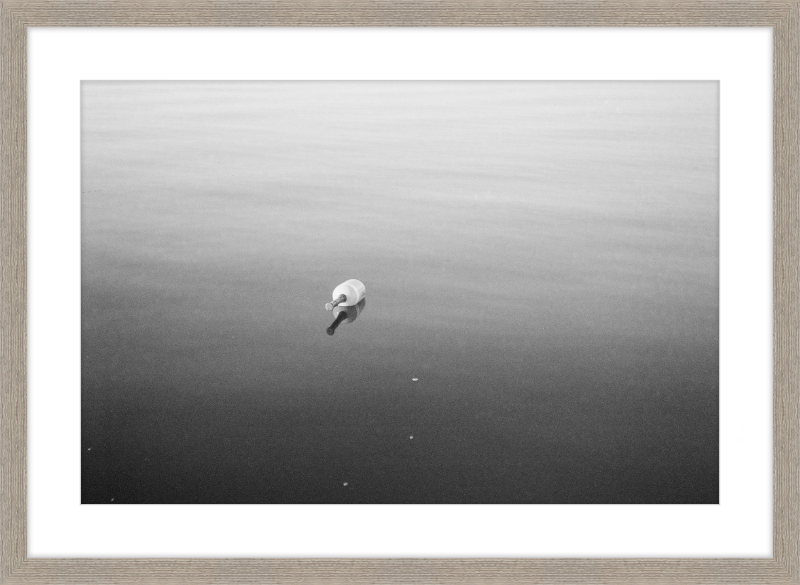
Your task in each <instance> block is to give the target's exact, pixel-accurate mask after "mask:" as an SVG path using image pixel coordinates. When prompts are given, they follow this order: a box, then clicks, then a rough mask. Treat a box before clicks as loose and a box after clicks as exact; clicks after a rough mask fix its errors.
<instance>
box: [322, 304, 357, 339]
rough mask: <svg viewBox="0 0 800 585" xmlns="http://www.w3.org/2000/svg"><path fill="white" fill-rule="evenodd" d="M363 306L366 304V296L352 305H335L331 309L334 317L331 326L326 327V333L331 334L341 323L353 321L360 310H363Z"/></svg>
mask: <svg viewBox="0 0 800 585" xmlns="http://www.w3.org/2000/svg"><path fill="white" fill-rule="evenodd" d="M365 306H367V299H366V298H363V299H361V300H360V301H359V302H358V304H357V305H353V306H352V307H342V306H341V305H340V306H338V307H335V308H334V309H333V314H334V316H335V317H336V319H334V320H333V323H331V326H330V327H328V328H327V329H326V331H327V332H328V335H333V334H334V333H335V332H336V328H337V327H338V326H339V325H341V324H342V323H352V322H353V321H355V320H356V319H357V318H358V316H359V315H360V314H361V311H363V310H364V307H365Z"/></svg>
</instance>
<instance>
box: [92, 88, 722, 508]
mask: <svg viewBox="0 0 800 585" xmlns="http://www.w3.org/2000/svg"><path fill="white" fill-rule="evenodd" d="M718 98H719V94H718V85H717V84H716V83H712V82H708V83H706V82H548V83H544V82H513V83H512V82H458V83H454V82H442V83H439V82H436V83H433V82H425V83H421V82H391V83H389V82H326V83H317V82H313V83H312V82H263V83H260V82H259V83H256V82H241V83H239V82H236V83H233V82H219V83H206V82H203V83H194V82H180V83H172V82H169V83H166V82H152V83H151V82H84V83H83V85H82V190H83V195H82V421H81V424H82V502H83V503H111V502H112V499H113V503H115V504H120V503H123V504H125V503H251V504H259V503H260V504H268V503H532V504H546V503H717V502H718V487H719V462H718V457H719V443H718V433H719V414H718V407H719V393H718V390H719V388H718V384H719V375H718V368H719V359H718V350H719V319H718V296H719V294H718V293H719V279H718V267H719V263H718V260H719V249H718V243H719V227H718V216H719V195H718V191H719V183H718V166H719V126H718V114H719V109H718ZM349 278H357V279H360V280H362V281H363V282H364V283H365V284H366V289H367V298H366V305H365V307H364V309H363V311H362V312H361V313H360V314H359V315H358V317H357V319H355V320H354V321H353V322H352V323H343V324H341V325H340V326H339V327H338V328H337V329H336V331H335V334H334V335H329V334H328V333H327V332H326V329H327V328H328V327H329V326H330V325H331V322H332V321H333V315H332V314H331V313H330V312H327V311H325V309H324V308H323V305H324V304H325V303H326V302H327V301H329V300H330V299H331V291H332V290H333V288H334V287H335V286H336V285H337V284H339V283H340V282H342V281H344V280H346V279H349ZM411 437H413V438H411Z"/></svg>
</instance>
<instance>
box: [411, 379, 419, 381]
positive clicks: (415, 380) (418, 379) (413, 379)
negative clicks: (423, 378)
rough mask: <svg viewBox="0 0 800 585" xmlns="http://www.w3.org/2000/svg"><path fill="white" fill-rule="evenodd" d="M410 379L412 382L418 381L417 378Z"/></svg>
mask: <svg viewBox="0 0 800 585" xmlns="http://www.w3.org/2000/svg"><path fill="white" fill-rule="evenodd" d="M411 381H412V382H417V381H419V378H411Z"/></svg>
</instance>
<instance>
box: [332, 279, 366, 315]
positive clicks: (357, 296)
mask: <svg viewBox="0 0 800 585" xmlns="http://www.w3.org/2000/svg"><path fill="white" fill-rule="evenodd" d="M366 294H367V289H366V287H365V286H364V283H363V282H361V281H360V280H356V279H355V278H351V279H350V280H345V281H344V282H343V283H342V284H340V285H339V286H337V287H336V288H335V289H333V294H332V295H331V297H332V299H333V300H332V301H331V302H330V303H325V310H326V311H332V310H333V308H334V307H336V306H338V305H342V306H343V307H352V306H354V305H357V304H358V302H359V301H360V300H361V299H363V298H364V296H365V295H366Z"/></svg>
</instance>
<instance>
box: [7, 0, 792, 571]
mask: <svg viewBox="0 0 800 585" xmlns="http://www.w3.org/2000/svg"><path fill="white" fill-rule="evenodd" d="M798 16H800V11H799V10H798V3H796V2H772V1H767V2H755V1H752V2H751V1H746V2H687V3H683V4H679V5H669V4H666V3H656V2H640V3H632V4H630V3H619V2H600V3H591V4H589V3H577V2H576V3H571V2H567V3H560V2H529V3H526V4H524V5H518V4H513V3H498V4H493V3H489V2H475V3H470V4H468V5H463V4H458V3H454V2H451V1H442V2H434V3H425V4H424V5H423V4H421V3H413V4H412V3H409V4H402V5H400V6H390V5H387V4H383V3H375V2H355V3H348V4H346V5H341V4H337V3H329V4H325V3H311V2H309V3H305V2H224V1H223V2H202V3H200V2H198V3H169V2H167V3H158V4H156V3H153V4H147V5H143V4H140V3H132V2H114V3H108V2H95V1H88V2H80V3H77V2H76V3H70V4H63V3H56V2H53V3H51V2H22V1H20V2H4V3H3V4H2V7H0V22H1V23H2V24H0V27H1V28H0V37H2V41H1V44H0V47H1V48H0V51H2V54H1V55H0V68H1V69H2V81H1V82H0V83H2V87H1V88H0V96H2V97H1V98H0V104H1V107H2V114H1V115H2V142H0V157H1V160H2V168H0V190H1V191H0V192H1V196H0V230H1V231H0V233H1V236H0V237H2V250H1V251H0V269H1V270H2V281H1V282H0V348H1V349H0V351H2V353H1V354H0V355H2V362H1V363H0V392H1V394H0V407H2V418H0V440H1V441H2V451H1V453H2V454H1V455H0V470H2V477H1V478H0V482H1V483H0V490H1V491H0V498H1V500H0V544H1V546H2V548H1V549H0V580H2V582H4V583H35V582H36V583H38V582H52V583H56V582H59V583H60V582H65V581H66V582H70V581H71V582H98V583H99V582H111V581H114V582H176V583H177V582H186V583H205V582H209V583H210V582H220V581H224V582H236V583H239V582H241V583H248V582H258V583H337V582H339V583H375V582H388V583H394V582H398V583H448V582H452V583H456V582H459V583H487V582H499V583H503V582H530V581H537V582H541V583H566V582H568V583H575V582H598V581H602V582H608V583H626V582H627V583H633V582H642V581H646V582H655V583H698V582H705V583H731V582H747V583H779V582H780V583H797V582H798V581H800V568H799V567H798V564H799V561H800V554H798V553H799V552H800V551H798V528H799V527H798V504H799V503H800V501H799V499H798V478H797V472H798V467H797V456H798V455H797V454H798V448H800V442H799V441H798V431H800V420H799V419H798V410H797V391H798V388H797V386H798V381H800V380H799V379H798V364H799V363H800V362H799V361H798V308H797V301H798V292H799V291H798V260H800V258H798V243H800V242H799V241H798V239H799V238H798V236H799V232H798V202H797V185H798V162H799V160H798V147H799V145H798V110H799V109H800V108H799V106H800V100H799V99H798V54H800V51H798V48H799V47H798V30H797V27H798V23H800V20H799V19H798ZM35 26H40V27H41V26H109V27H110V26H116V27H119V26H570V27H574V26H648V27H652V26H669V27H683V26H706V27H708V26H737V27H739V26H759V27H771V28H772V30H773V43H774V53H773V54H774V62H773V79H774V90H773V91H774V100H773V103H774V110H773V111H774V114H773V116H774V118H773V130H774V133H773V140H774V154H773V157H774V171H773V172H774V207H773V217H774V220H773V228H774V248H773V250H774V256H773V275H774V276H773V278H774V285H773V290H774V299H773V302H774V315H773V326H774V370H773V371H774V374H773V375H774V378H773V391H774V396H773V404H774V409H773V415H774V423H773V458H774V459H773V489H774V505H773V551H774V552H773V558H771V559H473V558H470V559H39V558H35V559H32V558H28V556H27V538H26V526H27V518H26V515H27V508H26V489H27V483H26V454H27V451H26V441H27V438H26V434H27V420H26V419H27V412H26V375H27V373H26V344H27V337H26V302H27V301H26V295H27V287H26V229H27V225H26V112H27V111H26V66H27V64H26V31H27V28H28V27H35Z"/></svg>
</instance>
